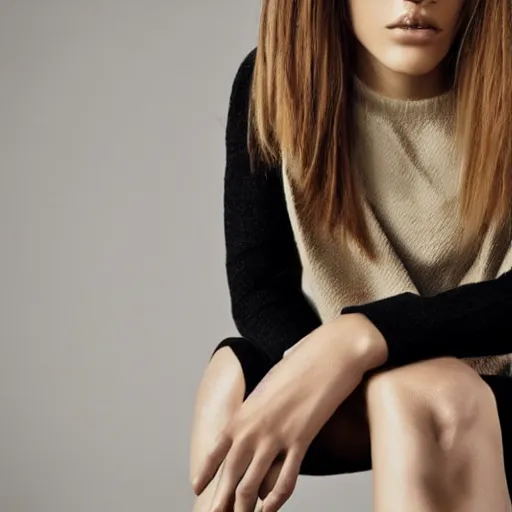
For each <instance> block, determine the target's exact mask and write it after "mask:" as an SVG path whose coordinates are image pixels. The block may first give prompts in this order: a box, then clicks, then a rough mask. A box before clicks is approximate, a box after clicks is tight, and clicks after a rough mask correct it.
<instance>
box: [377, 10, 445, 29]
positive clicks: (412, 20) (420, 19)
mask: <svg viewBox="0 0 512 512" xmlns="http://www.w3.org/2000/svg"><path fill="white" fill-rule="evenodd" d="M414 25H419V26H421V27H426V28H433V29H435V30H440V28H439V26H438V25H437V24H436V22H435V21H434V20H433V19H432V18H429V17H428V16H424V15H422V14H420V13H404V14H402V15H401V16H400V17H399V18H398V19H397V20H396V21H394V22H393V23H391V24H390V25H387V27H386V28H402V27H404V28H405V27H410V26H414Z"/></svg>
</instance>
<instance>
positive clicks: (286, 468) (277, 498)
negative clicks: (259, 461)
mask: <svg viewBox="0 0 512 512" xmlns="http://www.w3.org/2000/svg"><path fill="white" fill-rule="evenodd" d="M303 458H304V451H303V450H301V449H298V448H293V449H291V450H290V451H289V452H288V453H287V455H286V458H285V461H284V464H283V468H282V469H281V472H280V473H279V477H278V478H277V482H276V485H275V486H274V488H273V489H272V491H270V494H269V495H268V496H267V497H266V498H265V500H264V501H263V506H262V512H277V511H278V510H279V509H280V508H281V507H282V506H283V505H284V504H285V503H286V501H287V500H288V499H289V498H290V496H291V495H292V493H293V491H294V489H295V486H296V484H297V478H298V476H299V471H300V465H301V463H302V459H303Z"/></svg>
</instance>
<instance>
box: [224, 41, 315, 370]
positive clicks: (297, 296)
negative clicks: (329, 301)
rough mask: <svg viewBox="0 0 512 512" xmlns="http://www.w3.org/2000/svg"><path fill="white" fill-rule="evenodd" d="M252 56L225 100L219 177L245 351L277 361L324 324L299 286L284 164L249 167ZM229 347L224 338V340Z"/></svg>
mask: <svg viewBox="0 0 512 512" xmlns="http://www.w3.org/2000/svg"><path fill="white" fill-rule="evenodd" d="M255 56H256V50H253V51H252V52H250V53H249V54H248V55H247V57H246V58H245V59H244V61H243V62H242V64H241V65H240V67H239V69H238V72H237V74H236V77H235V79H234V82H233V86H232V91H231V96H230V103H229V111H228V121H227V127H226V168H225V178H224V229H225V242H226V270H227V277H228V284H229V291H230V297H231V310H232V315H233V319H234V322H235V325H236V326H237V328H238V330H239V332H240V334H241V335H242V336H243V337H244V338H245V339H247V340H248V341H249V342H250V346H248V347H244V350H245V351H247V350H249V351H250V350H253V351H254V350H255V354H254V355H255V356H256V352H257V353H258V357H263V358H264V359H265V360H266V362H267V363H268V364H269V365H274V364H275V363H277V362H278V361H279V360H280V359H281V358H282V356H283V354H284V352H285V351H286V350H287V349H289V348H290V347H292V346H293V345H294V344H295V343H297V342H298V341H300V340H301V339H302V338H303V337H305V336H306V335H308V334H309V333H310V332H311V331H313V330H314V329H316V328H317V327H318V326H319V325H320V323H321V322H320V320H319V318H318V315H317V313H316V312H315V310H314V309H313V307H312V306H311V305H310V303H309V301H308V300H307V298H306V296H305V295H304V293H303V291H302V289H301V265H300V260H299V255H298V252H297V248H296V244H295V240H294V236H293V232H292V228H291V225H290V221H289V217H288V212H287V208H286V203H285V197H284V192H283V184H282V176H281V169H280V167H269V166H265V164H263V163H262V162H261V161H258V160H257V159H256V172H255V173H252V172H251V168H250V158H249V152H248V144H247V134H248V106H249V97H250V90H251V81H252V75H253V69H254V61H255ZM230 344H232V342H230V341H229V340H227V341H226V342H224V343H223V344H221V345H230ZM232 346H233V345H232ZM233 348H234V347H233ZM235 352H236V350H235Z"/></svg>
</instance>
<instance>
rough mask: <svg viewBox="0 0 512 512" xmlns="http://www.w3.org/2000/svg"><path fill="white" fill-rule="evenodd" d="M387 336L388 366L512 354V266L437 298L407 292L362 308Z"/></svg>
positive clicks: (355, 309) (358, 309)
mask: <svg viewBox="0 0 512 512" xmlns="http://www.w3.org/2000/svg"><path fill="white" fill-rule="evenodd" d="M349 313H362V314H364V315H365V316H366V317H368V319H369V320H370V321H371V322H372V323H373V324H374V325H375V326H376V327H377V328H378V329H379V330H380V332H381V333H382V335H383V336H384V338H385V339H386V342H387V346H388V351H389V357H388V360H387V362H386V366H387V365H391V366H395V365H396V366H400V365H404V364H408V363H412V362H414V361H419V360H422V359H430V358H434V357H442V356H451V357H458V358H462V357H483V356H493V355H503V354H508V353H512V270H509V271H508V272H506V273H504V274H502V275H501V276H500V277H499V278H497V279H492V280H489V281H482V282H479V283H471V284H466V285H462V286H460V287H457V288H453V289H450V290H447V291H445V292H442V293H439V294H437V295H435V296H432V297H421V296H419V295H416V294H413V293H410V292H407V293H403V294H400V295H395V296H393V297H388V298H385V299H382V300H378V301H374V302H371V303H368V304H363V305H359V306H350V307H346V308H344V309H343V310H342V314H349Z"/></svg>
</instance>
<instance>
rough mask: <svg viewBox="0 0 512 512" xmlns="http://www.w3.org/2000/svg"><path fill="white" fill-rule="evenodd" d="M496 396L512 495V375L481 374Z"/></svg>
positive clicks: (509, 487) (506, 468) (508, 481)
mask: <svg viewBox="0 0 512 512" xmlns="http://www.w3.org/2000/svg"><path fill="white" fill-rule="evenodd" d="M481 377H482V379H483V380H484V381H485V382H487V384H488V385H489V386H490V388H491V389H492V391H493V393H494V396H495V397H496V404H497V407H498V415H499V419H500V426H501V437H502V441H503V454H504V457H505V471H506V474H507V483H508V489H509V493H510V495H511V496H512V377H508V376H505V375H481Z"/></svg>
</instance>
